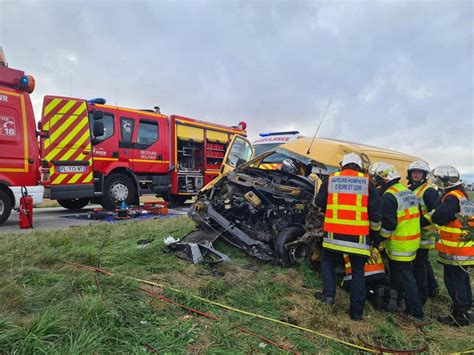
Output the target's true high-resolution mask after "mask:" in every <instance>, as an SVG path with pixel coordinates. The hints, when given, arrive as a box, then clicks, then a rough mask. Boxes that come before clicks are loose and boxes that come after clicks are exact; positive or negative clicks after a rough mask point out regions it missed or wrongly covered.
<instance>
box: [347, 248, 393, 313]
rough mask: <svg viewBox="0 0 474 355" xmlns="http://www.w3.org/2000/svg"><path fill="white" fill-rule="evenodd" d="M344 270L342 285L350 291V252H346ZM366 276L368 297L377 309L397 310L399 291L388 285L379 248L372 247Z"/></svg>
mask: <svg viewBox="0 0 474 355" xmlns="http://www.w3.org/2000/svg"><path fill="white" fill-rule="evenodd" d="M344 272H345V276H344V277H343V279H342V284H341V286H342V287H343V288H344V289H345V290H347V291H349V290H350V286H351V282H352V266H351V261H350V260H349V255H348V254H344ZM364 276H365V286H366V295H367V299H368V300H371V301H372V302H373V304H374V306H375V308H376V309H381V310H385V311H387V312H395V311H396V310H397V291H396V290H391V289H390V287H388V282H387V274H386V272H385V264H384V262H383V259H382V255H381V254H380V252H379V250H378V249H377V248H371V256H370V258H369V259H368V260H367V262H366V263H365V265H364Z"/></svg>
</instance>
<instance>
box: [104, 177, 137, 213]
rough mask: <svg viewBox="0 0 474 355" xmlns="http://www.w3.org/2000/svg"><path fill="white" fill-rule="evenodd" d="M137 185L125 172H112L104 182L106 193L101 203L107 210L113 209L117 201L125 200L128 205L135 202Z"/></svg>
mask: <svg viewBox="0 0 474 355" xmlns="http://www.w3.org/2000/svg"><path fill="white" fill-rule="evenodd" d="M135 196H136V191H135V186H134V185H133V182H132V180H131V179H130V178H129V177H128V176H127V175H124V174H110V175H109V176H108V177H107V178H106V179H105V183H104V195H103V196H102V197H101V199H100V204H101V205H102V207H104V208H105V209H106V210H109V211H113V210H114V209H115V203H116V202H121V201H125V203H126V204H127V206H130V205H132V204H133V203H135Z"/></svg>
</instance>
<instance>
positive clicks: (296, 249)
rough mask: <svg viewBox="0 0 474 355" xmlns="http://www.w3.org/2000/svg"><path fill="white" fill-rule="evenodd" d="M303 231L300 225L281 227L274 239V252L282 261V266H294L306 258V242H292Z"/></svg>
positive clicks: (301, 234)
mask: <svg viewBox="0 0 474 355" xmlns="http://www.w3.org/2000/svg"><path fill="white" fill-rule="evenodd" d="M304 233H305V230H304V228H302V227H288V228H285V229H283V230H282V231H281V232H280V234H279V235H278V237H277V238H276V240H275V254H276V256H277V258H278V259H280V260H281V261H282V263H283V266H294V265H298V264H300V263H302V262H303V261H304V260H306V259H307V258H308V246H307V244H306V243H295V244H292V245H290V246H287V244H289V243H291V242H294V241H295V240H297V239H298V238H300V237H301V236H303V234H304Z"/></svg>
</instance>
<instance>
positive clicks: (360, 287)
mask: <svg viewBox="0 0 474 355" xmlns="http://www.w3.org/2000/svg"><path fill="white" fill-rule="evenodd" d="M341 258H342V254H339V253H336V252H333V251H330V250H327V249H323V256H322V258H321V271H322V274H323V294H324V296H325V297H335V296H336V265H337V263H338V260H339V259H341ZM367 259H368V258H367V257H366V256H362V255H352V254H349V260H350V262H351V268H352V281H351V286H350V292H351V306H350V309H349V313H350V314H351V315H360V316H361V315H362V313H363V312H364V304H365V297H366V295H365V275H364V265H365V263H366V261H367Z"/></svg>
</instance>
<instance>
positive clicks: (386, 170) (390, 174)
mask: <svg viewBox="0 0 474 355" xmlns="http://www.w3.org/2000/svg"><path fill="white" fill-rule="evenodd" d="M369 174H370V175H372V176H373V177H375V178H377V177H378V178H380V179H382V180H383V181H384V182H386V183H387V182H390V181H392V180H395V179H399V178H400V177H401V176H400V174H399V173H398V171H397V169H396V168H395V167H394V166H393V165H392V164H389V163H383V162H380V161H378V162H375V163H373V164H372V165H371V166H370V168H369Z"/></svg>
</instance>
